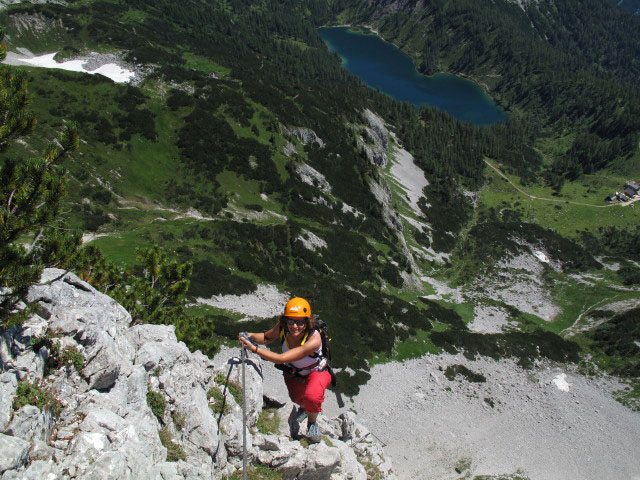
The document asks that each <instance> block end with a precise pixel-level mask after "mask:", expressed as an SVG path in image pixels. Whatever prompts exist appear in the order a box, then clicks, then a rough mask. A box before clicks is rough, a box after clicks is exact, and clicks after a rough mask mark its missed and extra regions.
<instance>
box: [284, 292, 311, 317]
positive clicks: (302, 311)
mask: <svg viewBox="0 0 640 480" xmlns="http://www.w3.org/2000/svg"><path fill="white" fill-rule="evenodd" d="M284 316H285V317H294V318H295V317H297V318H305V317H307V318H309V317H310V316H311V305H309V302H307V301H306V300H305V299H304V298H300V297H294V298H292V299H291V300H289V301H288V302H287V305H286V306H285V307H284Z"/></svg>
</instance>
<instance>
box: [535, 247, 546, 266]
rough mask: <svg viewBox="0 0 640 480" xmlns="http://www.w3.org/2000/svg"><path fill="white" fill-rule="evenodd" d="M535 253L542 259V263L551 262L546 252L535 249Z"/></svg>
mask: <svg viewBox="0 0 640 480" xmlns="http://www.w3.org/2000/svg"><path fill="white" fill-rule="evenodd" d="M533 254H534V255H535V257H536V258H537V259H538V260H540V261H541V262H542V263H549V257H547V256H546V255H545V254H544V252H541V251H540V250H535V251H534V252H533Z"/></svg>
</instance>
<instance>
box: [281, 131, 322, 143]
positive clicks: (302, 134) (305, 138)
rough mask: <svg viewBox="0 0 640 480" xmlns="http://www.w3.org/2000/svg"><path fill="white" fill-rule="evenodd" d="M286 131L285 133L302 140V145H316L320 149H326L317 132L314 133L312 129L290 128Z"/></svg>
mask: <svg viewBox="0 0 640 480" xmlns="http://www.w3.org/2000/svg"><path fill="white" fill-rule="evenodd" d="M284 130H285V133H288V134H289V135H293V136H294V137H296V138H297V139H298V140H300V143H302V144H303V145H313V144H314V143H315V144H317V145H318V146H319V147H320V148H322V147H324V142H323V141H322V139H321V138H320V137H319V136H318V135H317V134H316V132H314V131H313V130H311V129H310V128H305V127H288V128H285V129H284Z"/></svg>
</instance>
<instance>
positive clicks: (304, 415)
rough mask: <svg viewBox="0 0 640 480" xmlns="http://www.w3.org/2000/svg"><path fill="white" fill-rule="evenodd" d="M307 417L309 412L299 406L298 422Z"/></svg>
mask: <svg viewBox="0 0 640 480" xmlns="http://www.w3.org/2000/svg"><path fill="white" fill-rule="evenodd" d="M305 418H307V412H305V411H304V408H302V407H298V411H297V412H296V422H298V423H302V421H303V420H304V419H305Z"/></svg>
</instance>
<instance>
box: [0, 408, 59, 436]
mask: <svg viewBox="0 0 640 480" xmlns="http://www.w3.org/2000/svg"><path fill="white" fill-rule="evenodd" d="M52 428H53V418H52V417H51V412H49V411H48V410H45V411H43V412H42V411H40V409H39V408H38V407H34V406H33V405H25V406H24V407H22V408H20V409H19V410H18V411H16V412H15V413H14V415H13V418H12V419H11V422H10V423H9V426H8V427H7V429H6V430H5V432H4V433H6V434H7V435H12V436H14V437H18V438H21V439H23V440H26V441H27V442H31V441H33V440H42V441H47V440H48V439H49V435H51V429H52Z"/></svg>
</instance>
